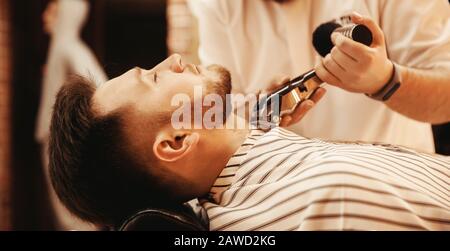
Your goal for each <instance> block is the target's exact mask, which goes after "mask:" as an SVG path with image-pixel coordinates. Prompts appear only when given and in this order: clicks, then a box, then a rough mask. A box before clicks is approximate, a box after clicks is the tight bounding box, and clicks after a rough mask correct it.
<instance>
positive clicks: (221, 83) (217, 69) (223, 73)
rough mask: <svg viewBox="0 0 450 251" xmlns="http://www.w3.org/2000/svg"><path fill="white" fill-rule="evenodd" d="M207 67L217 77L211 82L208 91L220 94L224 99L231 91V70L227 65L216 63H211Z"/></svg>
mask: <svg viewBox="0 0 450 251" xmlns="http://www.w3.org/2000/svg"><path fill="white" fill-rule="evenodd" d="M206 69H207V70H208V71H211V72H214V73H215V75H216V77H215V79H214V80H213V81H211V82H210V83H209V86H208V89H209V90H208V92H209V93H214V94H218V95H220V96H221V97H222V99H223V100H224V98H225V97H226V95H227V94H230V93H231V88H232V86H231V74H230V72H229V71H228V70H227V69H226V68H225V67H223V66H220V65H216V64H214V65H210V66H208V67H207V68H206Z"/></svg>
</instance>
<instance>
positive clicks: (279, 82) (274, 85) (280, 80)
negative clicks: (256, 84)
mask: <svg viewBox="0 0 450 251" xmlns="http://www.w3.org/2000/svg"><path fill="white" fill-rule="evenodd" d="M290 80H291V78H290V77H288V76H277V77H275V78H274V79H273V80H272V81H271V82H270V84H269V87H268V88H267V89H266V90H265V91H266V92H272V91H275V90H277V89H278V88H280V87H281V86H283V85H284V84H286V83H287V82H289V81H290Z"/></svg>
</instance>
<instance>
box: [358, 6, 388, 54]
mask: <svg viewBox="0 0 450 251" xmlns="http://www.w3.org/2000/svg"><path fill="white" fill-rule="evenodd" d="M351 17H352V22H353V23H355V24H362V25H365V26H366V27H367V28H369V30H370V31H371V32H372V36H373V42H372V46H380V45H383V44H384V33H383V30H382V29H381V28H380V26H378V24H376V23H375V21H374V20H373V19H372V18H370V17H367V16H363V15H361V14H359V13H358V12H353V13H352V15H351Z"/></svg>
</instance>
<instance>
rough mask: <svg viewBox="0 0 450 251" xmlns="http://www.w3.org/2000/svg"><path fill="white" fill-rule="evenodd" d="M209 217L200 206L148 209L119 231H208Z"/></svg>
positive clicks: (135, 216)
mask: <svg viewBox="0 0 450 251" xmlns="http://www.w3.org/2000/svg"><path fill="white" fill-rule="evenodd" d="M208 222H209V221H208V216H207V214H206V211H205V210H204V208H203V207H201V206H200V205H198V204H193V203H189V204H188V203H185V204H183V205H181V206H175V207H171V208H148V209H145V210H141V211H139V212H137V213H136V214H134V215H133V216H131V217H130V218H128V219H127V220H126V221H125V222H124V223H123V224H122V226H120V228H119V229H118V230H119V231H208V229H209V224H208Z"/></svg>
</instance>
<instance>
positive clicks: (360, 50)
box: [331, 32, 370, 62]
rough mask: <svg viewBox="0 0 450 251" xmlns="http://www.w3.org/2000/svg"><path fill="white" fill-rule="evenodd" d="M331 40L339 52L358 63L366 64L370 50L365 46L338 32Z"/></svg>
mask: <svg viewBox="0 0 450 251" xmlns="http://www.w3.org/2000/svg"><path fill="white" fill-rule="evenodd" d="M331 40H332V41H333V43H334V45H335V46H336V47H337V48H338V49H339V50H341V51H342V52H344V53H345V54H347V55H349V56H350V57H352V58H353V59H354V60H356V61H357V62H364V60H365V59H366V57H367V50H368V49H370V48H369V47H367V46H365V45H364V44H361V43H359V42H356V41H353V40H351V39H350V38H348V37H345V36H344V35H342V34H340V33H336V32H334V33H333V34H332V35H331Z"/></svg>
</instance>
